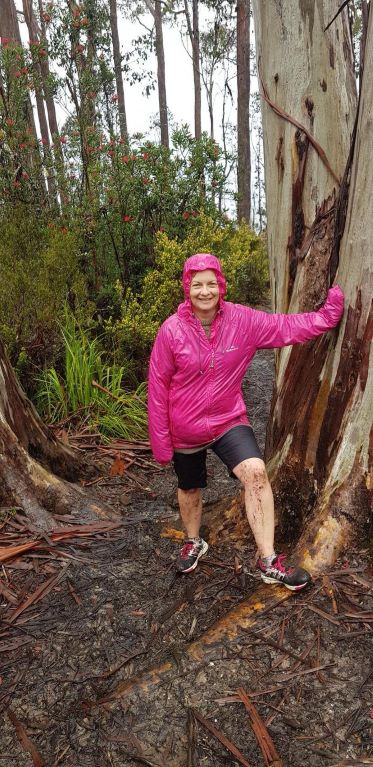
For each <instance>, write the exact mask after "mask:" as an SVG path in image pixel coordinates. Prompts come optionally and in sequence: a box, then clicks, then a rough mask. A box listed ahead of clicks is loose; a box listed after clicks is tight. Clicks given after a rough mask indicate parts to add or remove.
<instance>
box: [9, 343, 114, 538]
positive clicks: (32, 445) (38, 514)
mask: <svg viewBox="0 0 373 767" xmlns="http://www.w3.org/2000/svg"><path fill="white" fill-rule="evenodd" d="M86 468H87V467H84V461H83V460H82V458H81V457H80V456H79V454H78V453H77V452H76V451H73V450H72V449H71V448H69V447H68V446H66V445H64V444H62V442H59V440H57V439H56V438H55V437H54V436H53V434H52V432H51V431H50V430H49V429H48V427H47V426H45V425H44V424H43V422H42V421H41V420H40V418H39V416H38V414H37V412H36V410H35V409H34V407H33V405H32V403H31V402H30V401H29V400H28V399H27V397H26V395H25V394H24V392H23V391H22V389H21V387H20V385H19V383H18V381H17V379H16V377H15V375H14V372H13V369H12V366H11V364H10V362H9V359H8V356H7V354H6V351H5V349H4V346H3V343H2V341H1V339H0V506H2V507H5V506H8V507H9V506H10V507H14V506H15V507H21V508H22V509H23V511H24V512H25V514H26V515H27V516H28V518H29V520H30V522H31V523H32V525H34V526H35V527H36V528H40V529H44V530H46V529H50V528H51V527H52V526H55V522H54V520H53V517H52V514H53V513H54V512H58V513H60V514H61V513H65V514H66V513H67V512H68V513H69V514H70V513H73V514H76V515H77V516H78V515H79V514H83V515H84V516H87V515H88V516H91V517H93V516H96V515H97V514H98V515H100V508H99V507H98V506H97V505H96V504H95V502H94V501H93V500H92V499H90V498H89V497H88V496H87V495H86V493H85V492H84V491H83V489H82V488H80V487H79V486H78V485H73V484H70V481H71V480H75V479H77V477H78V476H79V475H81V474H86V473H87V472H86ZM88 473H91V474H92V473H93V469H91V470H90V469H89V467H88ZM65 480H69V481H68V482H67V481H65ZM104 513H106V510H105V511H104Z"/></svg>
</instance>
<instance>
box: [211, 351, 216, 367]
mask: <svg viewBox="0 0 373 767" xmlns="http://www.w3.org/2000/svg"><path fill="white" fill-rule="evenodd" d="M213 367H215V352H214V351H212V353H211V362H210V368H213Z"/></svg>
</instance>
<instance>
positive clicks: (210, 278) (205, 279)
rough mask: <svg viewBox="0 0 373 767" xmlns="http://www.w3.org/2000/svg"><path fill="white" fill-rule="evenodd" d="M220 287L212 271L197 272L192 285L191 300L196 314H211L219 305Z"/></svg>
mask: <svg viewBox="0 0 373 767" xmlns="http://www.w3.org/2000/svg"><path fill="white" fill-rule="evenodd" d="M219 298H220V294H219V285H218V281H217V279H216V274H215V272H214V271H213V270H212V269H204V270H203V272H195V274H194V275H193V277H192V281H191V283H190V300H191V302H192V307H193V309H194V311H195V312H196V314H198V313H199V312H201V313H202V314H204V313H205V312H206V313H207V312H211V310H212V309H216V307H217V306H218V304H219Z"/></svg>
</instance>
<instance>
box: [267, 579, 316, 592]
mask: <svg viewBox="0 0 373 767" xmlns="http://www.w3.org/2000/svg"><path fill="white" fill-rule="evenodd" d="M260 577H261V579H262V581H263V582H264V583H274V584H275V585H276V586H285V588H286V589H289V591H300V590H301V589H304V588H305V586H308V582H307V583H301V585H300V586H289V584H288V583H284V582H283V581H278V580H277V579H276V578H268V576H267V575H261V576H260Z"/></svg>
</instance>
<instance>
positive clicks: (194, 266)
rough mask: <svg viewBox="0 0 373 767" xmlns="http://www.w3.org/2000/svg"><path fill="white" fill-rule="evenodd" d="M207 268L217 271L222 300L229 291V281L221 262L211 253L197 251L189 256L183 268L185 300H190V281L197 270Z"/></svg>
mask: <svg viewBox="0 0 373 767" xmlns="http://www.w3.org/2000/svg"><path fill="white" fill-rule="evenodd" d="M205 269H212V270H213V271H214V272H215V273H216V279H217V281H218V285H219V292H220V300H222V299H223V298H224V296H225V294H226V292H227V283H226V281H225V277H224V274H223V270H222V268H221V264H220V261H219V259H218V258H216V256H213V255H212V254H211V253H196V254H195V255H194V256H190V258H187V260H186V261H185V264H184V269H183V288H184V296H185V300H186V301H189V293H190V283H191V281H192V276H193V274H194V273H195V272H203V271H204V270H205Z"/></svg>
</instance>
